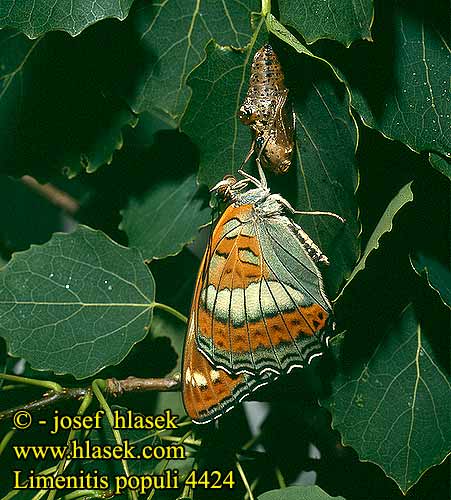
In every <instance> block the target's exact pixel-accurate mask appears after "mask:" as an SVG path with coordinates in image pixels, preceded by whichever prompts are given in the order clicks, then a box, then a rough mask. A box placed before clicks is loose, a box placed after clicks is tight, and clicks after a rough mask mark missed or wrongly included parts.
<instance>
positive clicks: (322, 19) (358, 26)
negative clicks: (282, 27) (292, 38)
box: [279, 0, 373, 46]
mask: <svg viewBox="0 0 451 500" xmlns="http://www.w3.org/2000/svg"><path fill="white" fill-rule="evenodd" d="M279 6H280V20H281V22H282V23H283V24H288V25H290V26H293V28H296V30H297V31H298V32H299V33H300V34H301V35H302V36H303V37H304V38H305V40H306V42H307V43H313V42H316V40H318V39H319V38H330V39H331V40H337V41H338V42H341V43H343V44H345V45H347V46H349V45H350V44H351V43H352V42H353V41H354V40H358V39H361V38H363V39H365V40H371V23H372V20H373V2H372V0H364V1H359V2H358V1H356V0H345V1H344V2H343V1H339V0H332V1H329V2H319V1H314V2H312V1H307V0H302V1H300V2H291V1H290V0H280V2H279Z"/></svg>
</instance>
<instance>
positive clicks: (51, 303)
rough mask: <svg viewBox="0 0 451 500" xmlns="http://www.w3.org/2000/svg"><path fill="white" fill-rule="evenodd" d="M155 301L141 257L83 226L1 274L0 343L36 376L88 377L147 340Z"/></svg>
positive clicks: (58, 236) (20, 258) (57, 236)
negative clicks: (48, 372) (0, 340)
mask: <svg viewBox="0 0 451 500" xmlns="http://www.w3.org/2000/svg"><path fill="white" fill-rule="evenodd" d="M154 295H155V284H154V281H153V277H152V274H151V273H150V271H149V270H148V268H147V266H146V265H145V264H144V262H143V259H142V256H141V255H140V253H139V252H138V251H137V250H134V249H130V248H125V247H122V246H120V245H118V244H117V243H115V242H113V241H112V240H110V239H109V238H108V237H107V236H105V235H104V234H103V233H102V232H100V231H94V230H92V229H90V228H88V227H85V226H80V227H79V228H78V229H77V230H76V231H75V232H74V233H71V234H61V233H57V234H55V235H54V236H53V237H52V239H51V240H50V241H49V242H48V243H46V244H44V245H41V246H32V247H31V248H30V250H27V251H25V252H20V253H17V254H14V255H13V257H12V259H11V261H10V262H9V263H8V265H7V266H6V267H5V268H4V269H3V270H2V271H1V272H0V315H1V316H2V324H1V326H0V335H1V336H2V337H4V338H5V339H6V341H7V343H8V350H9V353H10V354H11V355H13V356H21V357H23V358H25V359H26V360H27V361H28V362H29V363H30V364H31V365H32V367H33V368H35V369H39V370H52V371H54V372H56V373H69V374H72V375H74V376H75V377H77V378H84V377H88V376H90V375H93V374H95V373H96V372H98V371H99V370H101V369H102V368H103V367H105V366H107V365H112V364H117V363H118V362H119V361H121V360H122V359H123V358H124V357H125V356H126V354H127V353H128V352H129V350H130V349H131V347H132V346H133V345H134V344H135V343H136V342H138V341H139V340H141V339H142V338H144V336H145V335H146V328H147V327H148V325H149V323H150V321H151V318H152V305H153V301H154Z"/></svg>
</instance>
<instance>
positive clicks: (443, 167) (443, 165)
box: [429, 153, 451, 180]
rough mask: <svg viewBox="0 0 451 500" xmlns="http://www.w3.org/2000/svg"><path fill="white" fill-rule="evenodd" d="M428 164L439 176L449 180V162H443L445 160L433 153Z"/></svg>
mask: <svg viewBox="0 0 451 500" xmlns="http://www.w3.org/2000/svg"><path fill="white" fill-rule="evenodd" d="M429 162H430V164H431V165H432V166H433V167H434V168H435V169H437V170H438V171H439V172H440V173H441V174H443V175H446V177H448V179H450V180H451V160H445V158H442V157H441V156H439V155H437V154H435V153H430V154H429Z"/></svg>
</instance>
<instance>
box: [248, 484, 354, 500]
mask: <svg viewBox="0 0 451 500" xmlns="http://www.w3.org/2000/svg"><path fill="white" fill-rule="evenodd" d="M332 499H335V500H345V499H344V498H343V497H331V496H330V495H328V494H327V493H326V492H325V491H323V490H322V489H321V488H320V487H319V486H289V487H288V488H283V489H281V490H271V491H267V492H266V493H263V495H259V496H258V500H332Z"/></svg>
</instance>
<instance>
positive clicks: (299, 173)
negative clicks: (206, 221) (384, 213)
mask: <svg viewBox="0 0 451 500" xmlns="http://www.w3.org/2000/svg"><path fill="white" fill-rule="evenodd" d="M255 36H256V37H257V36H258V34H257V31H256V34H255ZM260 43H261V37H260V38H259V39H258V43H255V45H254V46H252V45H251V46H250V47H249V48H248V50H247V51H246V52H237V51H233V50H231V49H228V48H224V47H220V46H218V45H216V44H214V43H211V44H209V45H208V47H207V59H206V60H205V62H204V63H202V64H201V65H200V66H199V67H198V68H196V70H195V71H193V73H192V74H191V76H190V78H189V85H191V87H192V88H193V96H192V99H191V101H190V105H189V107H188V110H187V113H186V115H185V117H184V120H183V122H182V127H183V128H184V130H185V131H186V133H188V134H189V135H190V137H191V138H192V139H193V140H194V141H195V143H196V144H197V145H198V146H199V148H200V150H201V163H200V167H199V180H200V182H203V183H206V184H208V185H209V186H211V185H213V184H215V183H216V182H218V181H219V180H220V179H222V178H223V177H224V175H225V174H236V173H237V170H238V169H239V167H240V165H241V162H242V161H243V159H244V158H245V157H246V155H247V153H248V151H249V147H250V144H251V134H250V132H249V130H248V127H246V126H244V125H242V124H241V123H240V122H239V120H238V118H237V111H238V109H239V106H240V104H241V102H242V99H243V97H244V94H245V92H246V91H247V86H248V75H249V65H250V63H251V61H252V56H253V52H254V49H256V48H258V47H260ZM280 55H281V56H282V55H284V54H283V53H282V51H280ZM287 59H288V58H287ZM282 62H283V61H282ZM284 69H285V76H286V84H287V86H288V88H289V89H290V99H291V100H292V102H293V103H294V111H295V116H296V148H295V153H294V158H293V165H292V167H291V169H290V172H289V173H288V175H287V176H284V177H283V178H281V180H280V182H278V186H277V185H276V182H277V180H278V179H274V182H271V185H272V186H275V188H276V189H277V190H280V191H281V194H282V195H283V196H285V197H286V198H287V199H288V200H289V201H291V203H292V205H293V206H294V207H295V208H297V209H299V210H323V211H324V210H328V211H333V212H336V213H338V214H339V215H341V216H343V217H345V218H346V220H347V223H346V224H345V226H344V227H342V225H341V224H340V223H339V222H337V221H336V220H333V219H332V218H330V217H309V216H305V217H302V226H303V227H304V228H305V230H306V231H307V232H308V233H309V235H310V237H311V238H312V239H313V240H314V241H315V242H316V243H317V244H318V245H319V246H320V247H321V249H322V250H323V251H324V252H325V253H326V254H328V256H329V257H330V260H331V262H333V263H334V264H333V265H334V270H333V271H331V273H328V274H329V278H330V279H328V281H329V290H330V292H331V293H332V294H335V293H336V291H337V290H338V288H339V285H340V283H341V282H342V280H343V277H344V276H345V275H347V274H348V273H349V272H350V270H351V269H352V266H353V265H354V262H355V260H356V258H357V256H358V253H359V246H358V241H357V235H358V233H359V226H358V223H357V221H356V219H357V206H356V200H355V196H354V193H355V190H356V186H357V169H356V164H355V148H356V144H357V128H356V124H355V122H354V120H353V118H352V116H351V115H350V112H349V98H348V94H347V92H346V89H345V87H344V86H343V85H340V84H338V83H337V82H336V81H335V79H334V77H333V75H332V73H331V71H330V69H329V68H328V67H326V66H325V65H324V64H323V63H322V62H320V61H317V60H315V59H313V58H310V57H309V58H306V57H304V56H300V55H299V56H298V55H297V54H293V53H291V52H290V53H289V60H287V62H286V64H284ZM299 75H303V79H302V83H301V85H299V82H298V79H299ZM205 117H208V120H206V119H205ZM273 190H274V191H275V189H273ZM275 192H277V191H275Z"/></svg>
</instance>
